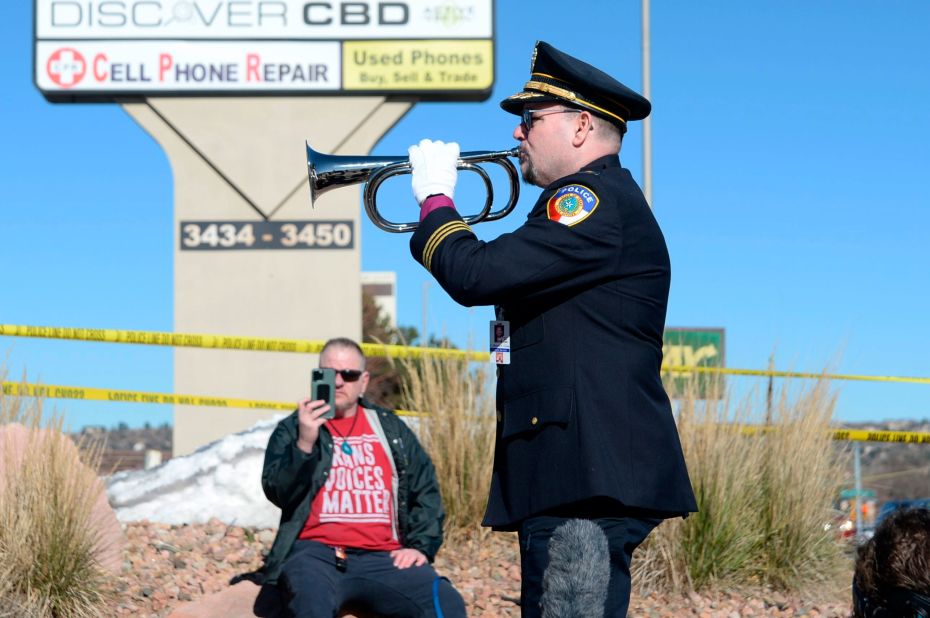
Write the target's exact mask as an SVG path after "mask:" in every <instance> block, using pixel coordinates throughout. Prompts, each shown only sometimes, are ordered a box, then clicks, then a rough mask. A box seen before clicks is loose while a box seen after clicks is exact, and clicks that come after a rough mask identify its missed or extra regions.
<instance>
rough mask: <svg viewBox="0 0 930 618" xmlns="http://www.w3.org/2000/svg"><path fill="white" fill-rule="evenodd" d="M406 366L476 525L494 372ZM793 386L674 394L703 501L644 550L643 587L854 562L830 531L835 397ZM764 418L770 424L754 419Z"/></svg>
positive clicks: (796, 574) (829, 584) (753, 581)
mask: <svg viewBox="0 0 930 618" xmlns="http://www.w3.org/2000/svg"><path fill="white" fill-rule="evenodd" d="M405 366H406V369H407V371H406V374H407V376H408V379H407V381H406V383H405V385H404V392H405V405H406V407H407V409H410V410H419V411H424V412H427V413H428V415H427V416H424V417H422V418H421V419H420V420H419V423H420V428H419V435H420V437H421V439H422V441H423V444H424V446H425V447H426V449H427V451H428V452H429V453H430V456H431V457H432V458H433V462H434V464H435V465H436V469H437V473H438V477H439V482H440V487H441V488H442V492H443V499H444V502H445V505H446V509H447V512H448V514H449V524H450V525H449V526H448V529H449V531H450V532H451V533H452V534H453V535H454V534H458V533H468V534H472V533H473V532H474V531H475V528H476V526H477V525H478V523H479V522H480V520H481V517H482V515H483V512H484V508H485V505H486V501H487V491H488V485H489V480H490V474H491V465H492V458H493V452H494V444H493V442H494V425H495V422H494V404H493V397H492V396H491V395H490V393H489V389H487V388H486V387H487V374H486V373H485V370H484V369H483V368H481V369H477V370H473V369H470V368H469V365H468V363H466V362H464V361H455V360H443V359H437V358H429V359H425V360H422V361H406V363H405ZM794 386H800V388H799V390H796V391H790V390H788V389H783V390H780V391H777V392H775V393H773V394H772V396H771V399H770V403H767V402H766V401H762V402H761V403H760V402H758V401H756V400H757V399H759V398H758V397H755V396H753V395H750V396H749V397H747V398H746V399H745V400H743V401H741V402H738V403H737V402H731V401H730V399H729V394H728V392H727V391H726V389H725V388H723V387H722V385H719V386H718V388H719V391H720V392H721V393H722V397H721V398H720V399H717V400H702V399H699V398H698V397H697V395H696V394H695V392H694V391H693V389H685V390H684V391H683V392H680V393H677V394H675V397H674V399H675V400H676V401H677V402H678V405H679V410H678V421H679V433H680V435H681V441H682V447H683V449H684V452H685V457H686V458H687V461H688V469H689V473H690V475H691V482H692V485H693V486H694V490H695V494H696V495H697V498H698V504H699V508H700V512H699V513H696V514H693V515H691V516H690V517H688V518H687V519H684V520H682V519H675V520H669V521H667V522H665V523H663V524H662V525H661V526H660V527H659V528H658V529H657V530H656V531H655V532H653V534H652V535H651V536H650V537H649V539H648V541H647V542H646V543H645V544H644V545H643V546H642V547H641V548H640V549H639V550H638V551H637V554H636V560H635V561H634V565H633V566H634V582H636V585H637V587H638V589H639V590H640V592H642V593H648V592H650V591H653V590H655V591H659V592H669V591H685V590H692V589H694V590H710V591H713V590H727V589H732V588H737V589H738V588H741V587H751V588H753V589H756V590H758V588H759V587H760V586H764V587H765V586H768V587H772V588H777V589H782V590H789V591H798V592H819V593H829V592H830V591H832V590H835V586H837V585H838V583H837V582H838V581H839V580H838V577H840V576H841V575H842V574H844V569H846V570H848V560H847V559H846V558H845V557H844V554H843V547H842V546H841V545H840V544H839V543H838V542H836V541H835V540H834V538H833V537H832V536H831V533H829V532H827V531H825V530H824V524H826V523H827V522H828V521H829V520H830V517H831V507H832V504H833V500H834V498H835V496H836V492H837V489H838V488H839V486H840V485H841V483H842V481H843V478H844V476H845V474H844V473H845V469H846V467H845V465H846V461H845V460H844V459H842V458H841V456H839V455H838V453H840V450H839V449H836V448H834V445H833V443H832V437H831V435H830V421H831V417H832V413H833V408H834V404H835V397H834V395H833V394H832V393H831V392H830V390H829V384H828V382H827V381H825V380H820V381H818V382H816V383H814V384H813V385H809V384H808V385H807V386H806V387H804V386H803V385H802V383H795V384H794ZM667 388H669V389H671V388H673V387H672V386H671V385H670V384H669V385H667ZM762 399H765V398H762ZM766 422H768V424H769V425H770V427H769V429H768V430H765V431H759V430H757V429H758V428H759V426H760V425H762V424H765V423H766ZM845 583H848V581H847V582H845Z"/></svg>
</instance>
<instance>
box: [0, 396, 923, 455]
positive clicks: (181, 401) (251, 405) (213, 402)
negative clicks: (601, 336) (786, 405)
mask: <svg viewBox="0 0 930 618" xmlns="http://www.w3.org/2000/svg"><path fill="white" fill-rule="evenodd" d="M0 390H2V391H3V394H4V395H7V396H12V397H37V398H47V399H81V400H84V401H116V402H123V403H155V404H167V405H184V406H210V407H214V408H245V409H250V410H286V411H291V410H294V408H295V407H296V406H295V404H294V403H292V402H284V401H259V400H255V399H233V398H230V397H201V396H199V395H172V394H168V393H146V392H141V391H123V390H113V389H106V388H86V387H83V386H60V385H54V384H28V383H23V382H0ZM395 412H397V414H399V415H400V416H422V413H419V412H411V411H409V410H395ZM740 429H741V430H742V431H743V433H747V434H754V433H758V432H760V431H771V430H774V429H777V427H762V426H749V425H747V426H743V427H741V428H740ZM833 439H834V440H843V441H848V442H897V443H901V444H930V433H920V432H916V431H871V430H867V429H835V430H833Z"/></svg>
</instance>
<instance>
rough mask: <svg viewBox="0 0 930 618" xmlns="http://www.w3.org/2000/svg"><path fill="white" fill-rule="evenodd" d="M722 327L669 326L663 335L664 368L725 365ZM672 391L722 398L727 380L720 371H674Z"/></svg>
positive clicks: (709, 397)
mask: <svg viewBox="0 0 930 618" xmlns="http://www.w3.org/2000/svg"><path fill="white" fill-rule="evenodd" d="M725 366H726V364H725V362H724V330H723V329H722V328H667V329H665V333H664V334H663V336H662V368H663V370H666V369H668V368H671V367H725ZM671 377H672V384H671V386H672V389H671V390H672V395H673V396H683V395H686V394H692V393H693V394H694V396H696V397H697V398H699V399H719V398H720V397H721V396H722V391H723V386H724V380H723V376H722V375H721V374H718V373H711V372H702V371H674V372H673V373H672V374H671ZM692 389H693V390H692Z"/></svg>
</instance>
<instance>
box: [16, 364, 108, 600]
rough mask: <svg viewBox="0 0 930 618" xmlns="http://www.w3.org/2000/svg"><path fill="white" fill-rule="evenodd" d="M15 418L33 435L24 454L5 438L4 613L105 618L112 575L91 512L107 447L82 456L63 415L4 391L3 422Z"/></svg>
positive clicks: (38, 401) (92, 447)
mask: <svg viewBox="0 0 930 618" xmlns="http://www.w3.org/2000/svg"><path fill="white" fill-rule="evenodd" d="M5 375H6V374H5V371H3V370H0V381H3V380H4V379H5ZM13 424H20V425H23V426H24V427H25V428H26V429H27V430H28V433H27V438H26V444H25V448H24V449H23V450H22V451H21V452H19V453H17V452H15V449H13V448H12V443H11V442H10V441H9V439H8V438H7V440H6V441H0V451H2V453H0V456H2V458H3V459H2V464H0V465H2V468H0V470H2V472H0V521H2V522H3V525H2V526H0V616H5V615H10V616H13V615H15V616H26V617H30V616H37V617H38V616H54V617H62V618H65V617H76V618H83V617H85V616H87V617H90V616H100V615H102V614H103V608H104V604H105V602H106V596H105V594H104V593H103V592H102V591H103V589H104V585H105V583H106V576H105V574H104V572H103V571H102V570H101V569H100V567H99V565H98V563H97V561H96V559H95V555H96V548H97V546H98V543H99V539H98V536H97V534H96V532H94V529H93V528H92V526H91V525H90V516H91V512H92V509H93V505H94V503H95V501H96V499H97V496H98V495H99V491H100V486H99V484H98V479H97V476H96V473H95V472H94V470H96V469H97V464H98V463H99V458H100V455H101V453H102V445H82V446H84V447H85V448H82V449H81V452H80V454H79V450H78V449H77V448H76V447H75V445H74V443H73V442H72V441H71V439H70V438H69V437H68V436H67V435H65V434H64V433H62V431H61V429H62V420H61V418H60V417H58V416H57V415H49V416H43V401H42V400H41V399H35V398H31V397H22V396H19V395H17V394H15V393H2V392H0V425H3V426H6V428H7V429H12V426H13ZM77 457H80V458H81V460H82V461H83V462H84V463H85V464H86V465H84V466H81V465H75V462H76V458H77Z"/></svg>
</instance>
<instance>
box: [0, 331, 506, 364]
mask: <svg viewBox="0 0 930 618" xmlns="http://www.w3.org/2000/svg"><path fill="white" fill-rule="evenodd" d="M0 336H9V337H39V338H43V339H73V340H76V341H100V342H104V343H132V344H139V345H163V346H173V347H182V348H216V349H223V350H250V351H258V352H295V353H298V354H319V353H320V352H321V351H322V350H323V344H324V343H326V342H325V341H311V340H304V339H271V338H266V337H229V336H226V335H201V334H192V333H162V332H155V331H145V330H112V329H104V328H69V327H58V326H21V325H16V324H0ZM361 346H362V351H363V352H364V353H365V355H366V356H386V357H391V358H423V357H424V356H438V357H440V358H460V359H467V360H479V361H485V360H488V353H487V352H473V351H467V350H451V349H446V348H420V347H414V346H403V345H388V344H380V343H363V344H361Z"/></svg>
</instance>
